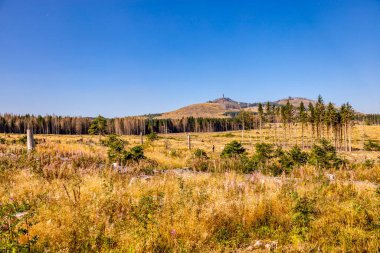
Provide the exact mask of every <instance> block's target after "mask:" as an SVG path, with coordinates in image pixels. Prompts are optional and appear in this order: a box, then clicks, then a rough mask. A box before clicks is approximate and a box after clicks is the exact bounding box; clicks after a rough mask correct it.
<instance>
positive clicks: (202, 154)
mask: <svg viewBox="0 0 380 253" xmlns="http://www.w3.org/2000/svg"><path fill="white" fill-rule="evenodd" d="M194 157H195V158H201V159H207V158H208V157H207V154H206V151H204V150H203V149H200V148H197V149H196V150H195V151H194Z"/></svg>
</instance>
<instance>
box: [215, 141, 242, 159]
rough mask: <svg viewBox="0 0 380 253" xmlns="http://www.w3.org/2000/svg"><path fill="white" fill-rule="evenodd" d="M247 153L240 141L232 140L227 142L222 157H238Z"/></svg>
mask: <svg viewBox="0 0 380 253" xmlns="http://www.w3.org/2000/svg"><path fill="white" fill-rule="evenodd" d="M244 154H245V148H244V147H243V146H242V145H241V143H240V142H238V141H231V142H230V143H228V144H226V146H225V147H224V149H223V151H222V153H221V154H220V157H222V158H228V157H237V156H242V155H244Z"/></svg>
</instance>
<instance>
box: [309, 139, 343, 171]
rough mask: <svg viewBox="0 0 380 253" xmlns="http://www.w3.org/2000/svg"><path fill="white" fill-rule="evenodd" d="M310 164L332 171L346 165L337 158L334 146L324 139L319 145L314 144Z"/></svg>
mask: <svg viewBox="0 0 380 253" xmlns="http://www.w3.org/2000/svg"><path fill="white" fill-rule="evenodd" d="M309 163H310V164H312V165H315V166H317V167H318V168H321V169H330V168H338V167H340V166H342V165H344V164H345V161H344V160H342V159H340V158H339V157H338V156H337V154H336V150H335V148H334V146H332V145H331V144H330V143H329V142H328V141H327V140H326V139H322V140H320V141H319V143H318V144H314V146H313V148H312V150H311V153H310V159H309Z"/></svg>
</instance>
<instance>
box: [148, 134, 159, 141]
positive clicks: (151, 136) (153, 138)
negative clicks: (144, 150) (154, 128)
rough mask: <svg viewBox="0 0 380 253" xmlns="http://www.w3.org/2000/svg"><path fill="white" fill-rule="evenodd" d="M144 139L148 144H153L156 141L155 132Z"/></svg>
mask: <svg viewBox="0 0 380 253" xmlns="http://www.w3.org/2000/svg"><path fill="white" fill-rule="evenodd" d="M146 139H147V140H148V141H150V142H153V141H155V140H157V139H158V135H157V134H156V133H155V132H151V133H150V134H148V135H147V136H146Z"/></svg>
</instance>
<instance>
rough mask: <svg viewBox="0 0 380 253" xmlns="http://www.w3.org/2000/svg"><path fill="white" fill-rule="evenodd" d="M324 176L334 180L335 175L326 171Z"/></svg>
mask: <svg viewBox="0 0 380 253" xmlns="http://www.w3.org/2000/svg"><path fill="white" fill-rule="evenodd" d="M326 177H327V179H328V180H329V181H334V180H335V175H334V174H330V173H326Z"/></svg>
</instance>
